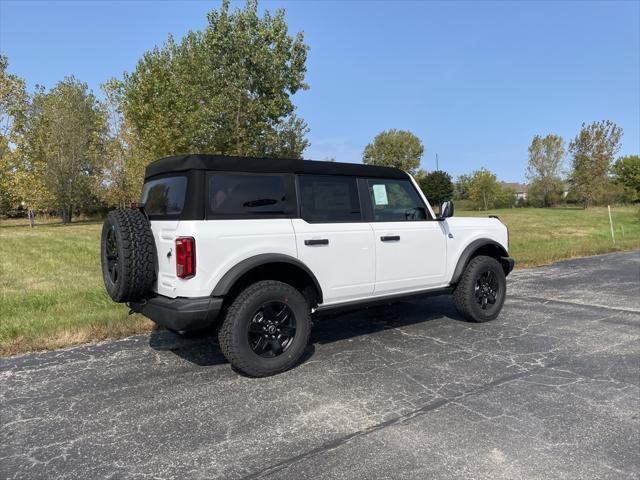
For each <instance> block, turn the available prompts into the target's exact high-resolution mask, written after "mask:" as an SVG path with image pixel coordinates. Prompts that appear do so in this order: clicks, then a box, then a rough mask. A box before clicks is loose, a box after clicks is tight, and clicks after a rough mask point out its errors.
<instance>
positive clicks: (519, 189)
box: [500, 182, 529, 200]
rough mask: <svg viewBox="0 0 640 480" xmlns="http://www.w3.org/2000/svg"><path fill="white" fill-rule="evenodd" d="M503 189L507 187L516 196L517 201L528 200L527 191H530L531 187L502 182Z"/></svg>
mask: <svg viewBox="0 0 640 480" xmlns="http://www.w3.org/2000/svg"><path fill="white" fill-rule="evenodd" d="M500 183H502V186H503V187H506V188H508V189H510V190H513V192H514V193H515V194H516V200H520V199H522V200H526V199H527V191H528V190H529V185H525V184H524V183H517V182H500Z"/></svg>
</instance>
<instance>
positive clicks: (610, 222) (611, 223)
mask: <svg viewBox="0 0 640 480" xmlns="http://www.w3.org/2000/svg"><path fill="white" fill-rule="evenodd" d="M607 210H609V225H610V226H611V240H613V244H614V245H615V244H616V237H615V236H614V234H613V220H611V205H607Z"/></svg>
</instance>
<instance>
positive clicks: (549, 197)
mask: <svg viewBox="0 0 640 480" xmlns="http://www.w3.org/2000/svg"><path fill="white" fill-rule="evenodd" d="M563 191H564V183H562V180H560V178H558V177H556V178H547V179H544V180H543V179H539V178H536V179H534V180H533V181H531V183H529V190H528V191H527V201H528V203H529V205H531V206H532V207H551V206H553V205H557V204H558V203H560V202H561V201H562V193H563Z"/></svg>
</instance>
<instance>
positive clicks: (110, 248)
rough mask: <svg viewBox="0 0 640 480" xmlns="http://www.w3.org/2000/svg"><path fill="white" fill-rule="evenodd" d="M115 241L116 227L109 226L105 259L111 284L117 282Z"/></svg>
mask: <svg viewBox="0 0 640 480" xmlns="http://www.w3.org/2000/svg"><path fill="white" fill-rule="evenodd" d="M117 242H118V241H117V239H116V226H115V225H111V228H110V229H109V231H108V232H107V242H106V252H105V253H106V258H107V272H108V273H109V278H110V279H111V281H112V282H113V283H116V282H117V281H118V243H117Z"/></svg>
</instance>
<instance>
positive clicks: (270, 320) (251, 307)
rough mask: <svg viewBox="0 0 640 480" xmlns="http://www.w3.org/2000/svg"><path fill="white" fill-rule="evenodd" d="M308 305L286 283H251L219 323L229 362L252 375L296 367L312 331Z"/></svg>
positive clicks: (224, 351)
mask: <svg viewBox="0 0 640 480" xmlns="http://www.w3.org/2000/svg"><path fill="white" fill-rule="evenodd" d="M309 313H310V312H309V305H308V304H307V302H306V301H305V299H304V297H303V296H302V294H301V293H300V292H299V291H298V290H296V289H295V288H293V287H292V286H291V285H288V284H286V283H282V282H277V281H275V280H264V281H260V282H257V283H255V284H253V285H250V286H249V287H247V288H246V289H245V290H243V291H242V292H241V293H240V294H239V295H238V296H237V297H236V298H235V299H234V300H233V302H232V303H231V306H230V307H229V309H228V310H227V313H226V315H225V318H224V320H223V322H222V325H221V327H220V332H219V334H218V340H219V342H220V349H221V350H222V353H223V354H224V356H225V357H226V358H227V360H228V361H229V363H231V365H232V366H233V367H234V368H235V369H236V370H239V371H241V372H243V373H245V374H246V375H249V376H252V377H267V376H270V375H275V374H277V373H281V372H284V371H285V370H289V369H290V368H292V367H294V366H295V365H296V364H297V363H298V361H299V360H300V357H301V356H302V354H303V353H304V350H305V348H306V347H307V344H308V342H309V335H310V333H311V317H310V315H309Z"/></svg>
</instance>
